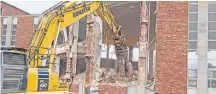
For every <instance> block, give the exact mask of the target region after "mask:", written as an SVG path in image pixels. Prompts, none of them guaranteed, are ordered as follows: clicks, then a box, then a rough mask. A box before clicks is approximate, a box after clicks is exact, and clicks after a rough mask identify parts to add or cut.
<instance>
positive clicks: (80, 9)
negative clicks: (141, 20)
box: [25, 1, 127, 92]
mask: <svg viewBox="0 0 216 94" xmlns="http://www.w3.org/2000/svg"><path fill="white" fill-rule="evenodd" d="M91 13H96V14H97V15H98V16H99V17H100V18H101V19H102V21H105V22H106V23H107V24H108V26H109V28H110V29H111V31H112V32H111V33H113V35H114V44H115V48H116V52H117V53H118V54H125V53H126V52H127V49H126V42H125V37H124V36H123V35H122V32H121V26H120V25H118V24H117V23H116V22H115V20H114V17H113V15H112V13H111V12H110V10H109V9H108V6H107V5H106V4H105V3H104V2H102V1H88V2H85V1H82V2H77V1H71V2H68V3H65V4H63V5H62V6H60V8H58V9H55V10H52V11H50V12H48V13H46V14H44V15H43V17H42V18H41V19H40V20H39V24H38V28H37V30H36V32H35V34H34V36H33V38H32V40H31V42H30V46H29V48H28V49H27V51H26V52H25V53H26V58H27V62H28V64H29V65H28V73H27V88H26V92H38V91H61V90H62V91H64V90H68V88H69V85H68V83H67V82H60V80H59V74H57V73H54V72H53V71H52V68H53V64H54V61H55V55H56V54H55V53H56V50H55V48H56V42H57V36H58V34H59V32H61V31H63V29H64V28H66V27H67V26H69V25H71V24H73V23H74V22H76V21H78V20H79V19H81V18H83V17H85V16H87V15H89V14H91ZM44 58H46V64H47V65H46V64H45V65H44V64H43V59H44Z"/></svg>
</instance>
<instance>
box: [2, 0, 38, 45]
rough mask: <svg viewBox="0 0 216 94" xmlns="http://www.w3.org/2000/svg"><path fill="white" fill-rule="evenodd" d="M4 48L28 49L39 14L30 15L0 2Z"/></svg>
mask: <svg viewBox="0 0 216 94" xmlns="http://www.w3.org/2000/svg"><path fill="white" fill-rule="evenodd" d="M0 7H1V8H0V9H1V33H0V41H1V43H0V45H1V46H2V47H20V48H27V47H28V46H29V42H30V39H31V38H32V35H33V34H34V29H36V28H37V23H38V18H39V16H40V15H39V14H29V13H27V12H25V11H23V10H21V9H19V8H17V7H15V6H13V5H10V4H8V3H7V2H4V1H1V2H0Z"/></svg>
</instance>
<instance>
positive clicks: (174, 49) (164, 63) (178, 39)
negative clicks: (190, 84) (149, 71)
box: [156, 1, 188, 94]
mask: <svg viewBox="0 0 216 94" xmlns="http://www.w3.org/2000/svg"><path fill="white" fill-rule="evenodd" d="M187 45H188V2H160V1H159V2H157V32H156V61H157V63H156V92H157V94H187Z"/></svg>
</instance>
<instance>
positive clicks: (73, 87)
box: [69, 84, 79, 93]
mask: <svg viewBox="0 0 216 94" xmlns="http://www.w3.org/2000/svg"><path fill="white" fill-rule="evenodd" d="M69 92H72V93H78V92H79V84H72V85H71V87H70V90H69Z"/></svg>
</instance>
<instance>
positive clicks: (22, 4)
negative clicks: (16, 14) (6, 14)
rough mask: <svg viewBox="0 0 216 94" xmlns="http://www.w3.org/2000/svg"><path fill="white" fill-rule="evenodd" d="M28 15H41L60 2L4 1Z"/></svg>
mask: <svg viewBox="0 0 216 94" xmlns="http://www.w3.org/2000/svg"><path fill="white" fill-rule="evenodd" d="M5 2H7V3H9V4H11V5H14V6H16V7H17V8H20V9H22V10H24V11H26V12H28V13H30V14H41V13H42V12H43V11H45V10H47V9H48V8H50V7H52V6H53V5H55V4H57V3H58V2H60V1H46V0H44V1H5Z"/></svg>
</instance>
